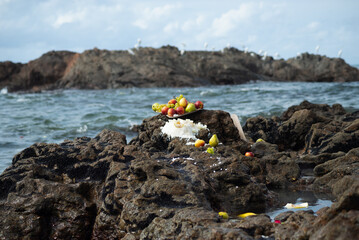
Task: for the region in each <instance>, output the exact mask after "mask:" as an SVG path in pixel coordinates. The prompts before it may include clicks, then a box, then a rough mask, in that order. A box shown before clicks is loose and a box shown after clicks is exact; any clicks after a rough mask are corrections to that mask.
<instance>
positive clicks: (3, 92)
mask: <svg viewBox="0 0 359 240" xmlns="http://www.w3.org/2000/svg"><path fill="white" fill-rule="evenodd" d="M0 93H1V94H7V93H8V91H7V87H4V88H3V89H1V91H0Z"/></svg>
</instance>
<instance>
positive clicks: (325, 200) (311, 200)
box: [265, 190, 334, 219]
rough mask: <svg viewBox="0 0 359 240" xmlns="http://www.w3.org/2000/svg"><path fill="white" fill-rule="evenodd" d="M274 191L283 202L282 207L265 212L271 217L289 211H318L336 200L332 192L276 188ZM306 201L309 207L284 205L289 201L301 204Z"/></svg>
mask: <svg viewBox="0 0 359 240" xmlns="http://www.w3.org/2000/svg"><path fill="white" fill-rule="evenodd" d="M274 192H276V193H277V194H278V198H279V201H280V202H281V203H282V204H281V207H277V208H270V209H268V210H267V211H266V212H265V214H267V215H268V216H270V218H271V219H274V218H275V217H276V216H278V215H279V214H281V213H283V212H287V211H293V212H296V211H301V210H313V211H314V212H317V211H318V210H319V209H321V208H323V207H330V206H331V205H332V203H333V200H334V197H333V196H332V195H330V194H327V193H315V192H313V191H290V190H289V191H288V190H274ZM305 202H307V203H308V205H309V206H308V207H307V208H297V209H295V208H294V209H287V208H285V207H284V206H285V205H286V204H287V203H293V204H300V203H305Z"/></svg>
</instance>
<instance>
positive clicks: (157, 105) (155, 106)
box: [152, 103, 160, 112]
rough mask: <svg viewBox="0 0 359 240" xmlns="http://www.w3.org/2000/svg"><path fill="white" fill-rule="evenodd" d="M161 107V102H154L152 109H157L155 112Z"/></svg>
mask: <svg viewBox="0 0 359 240" xmlns="http://www.w3.org/2000/svg"><path fill="white" fill-rule="evenodd" d="M159 107H160V104H159V103H154V104H153V105H152V110H153V111H155V112H158V108H159Z"/></svg>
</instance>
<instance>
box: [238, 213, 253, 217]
mask: <svg viewBox="0 0 359 240" xmlns="http://www.w3.org/2000/svg"><path fill="white" fill-rule="evenodd" d="M255 215H257V214H255V213H252V212H247V213H242V214H239V215H238V217H240V218H246V217H248V216H255Z"/></svg>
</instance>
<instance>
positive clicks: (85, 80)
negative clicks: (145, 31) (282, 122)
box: [0, 46, 359, 92]
mask: <svg viewBox="0 0 359 240" xmlns="http://www.w3.org/2000/svg"><path fill="white" fill-rule="evenodd" d="M251 80H262V81H268V80H269V81H303V82H351V81H359V69H357V68H354V67H351V66H350V65H348V64H346V63H345V61H344V60H343V59H340V58H328V57H325V56H320V55H313V54H308V53H303V54H301V55H300V56H297V57H295V58H290V59H288V60H284V59H276V60H275V59H273V58H272V57H263V56H260V55H258V54H255V53H253V52H251V53H248V52H243V51H240V50H238V49H236V48H227V49H224V50H223V51H186V52H185V53H184V54H182V53H181V52H180V51H179V50H178V49H177V48H176V47H172V46H164V47H161V48H158V49H155V48H150V47H146V48H138V49H132V50H129V51H108V50H99V49H96V48H95V49H92V50H87V51H84V52H83V53H75V52H69V51H52V52H48V53H46V54H44V55H42V56H41V57H40V58H38V59H35V60H33V61H30V62H28V63H26V64H21V63H13V62H0V89H3V88H7V90H8V91H9V92H17V91H26V92H38V91H42V90H55V89H112V88H129V87H188V86H189V87H190V86H205V85H228V84H241V83H246V82H248V81H251Z"/></svg>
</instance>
